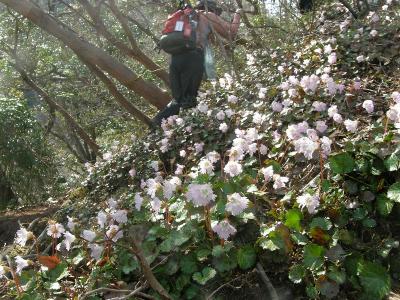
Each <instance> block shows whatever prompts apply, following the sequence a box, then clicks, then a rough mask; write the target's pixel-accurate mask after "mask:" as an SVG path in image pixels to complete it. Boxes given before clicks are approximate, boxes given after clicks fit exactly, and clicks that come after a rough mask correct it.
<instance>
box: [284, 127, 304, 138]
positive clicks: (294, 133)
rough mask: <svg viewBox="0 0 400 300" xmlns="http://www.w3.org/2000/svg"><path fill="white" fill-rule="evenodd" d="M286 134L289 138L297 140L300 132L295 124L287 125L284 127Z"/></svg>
mask: <svg viewBox="0 0 400 300" xmlns="http://www.w3.org/2000/svg"><path fill="white" fill-rule="evenodd" d="M286 135H287V137H288V139H289V140H297V139H299V138H300V137H301V132H300V131H299V130H298V127H297V125H295V124H292V125H289V126H288V128H287V129H286Z"/></svg>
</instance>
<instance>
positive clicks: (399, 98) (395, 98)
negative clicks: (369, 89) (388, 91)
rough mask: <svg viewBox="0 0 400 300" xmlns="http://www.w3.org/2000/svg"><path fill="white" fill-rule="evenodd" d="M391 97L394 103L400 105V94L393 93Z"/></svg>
mask: <svg viewBox="0 0 400 300" xmlns="http://www.w3.org/2000/svg"><path fill="white" fill-rule="evenodd" d="M391 97H392V99H393V101H394V102H396V103H400V93H399V92H393V93H392V95H391Z"/></svg>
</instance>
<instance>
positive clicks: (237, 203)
mask: <svg viewBox="0 0 400 300" xmlns="http://www.w3.org/2000/svg"><path fill="white" fill-rule="evenodd" d="M227 198H228V203H227V204H226V207H225V210H226V211H228V212H230V213H231V214H232V215H233V216H237V215H239V214H241V213H242V212H243V211H244V210H245V209H246V208H247V205H248V204H249V199H247V198H246V197H242V196H240V194H239V193H234V194H231V195H228V197H227Z"/></svg>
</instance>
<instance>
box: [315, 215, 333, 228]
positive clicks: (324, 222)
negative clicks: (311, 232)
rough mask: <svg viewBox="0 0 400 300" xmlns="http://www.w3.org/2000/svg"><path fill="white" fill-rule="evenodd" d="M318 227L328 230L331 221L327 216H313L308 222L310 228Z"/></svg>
mask: <svg viewBox="0 0 400 300" xmlns="http://www.w3.org/2000/svg"><path fill="white" fill-rule="evenodd" d="M314 227H319V228H321V229H323V230H329V229H331V227H332V222H331V221H330V220H329V219H328V218H321V217H317V218H313V219H312V221H311V223H310V228H311V229H312V228H314Z"/></svg>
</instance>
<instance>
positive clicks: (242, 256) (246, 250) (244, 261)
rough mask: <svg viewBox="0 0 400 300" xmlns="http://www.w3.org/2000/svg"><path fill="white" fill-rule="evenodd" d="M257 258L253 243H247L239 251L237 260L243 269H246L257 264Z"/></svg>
mask: <svg viewBox="0 0 400 300" xmlns="http://www.w3.org/2000/svg"><path fill="white" fill-rule="evenodd" d="M256 259H257V255H256V251H255V250H254V247H253V246H251V245H245V246H243V247H241V248H240V249H239V251H238V252H237V261H238V265H239V267H240V268H241V269H243V270H246V269H249V268H251V267H252V266H254V265H255V263H256Z"/></svg>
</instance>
